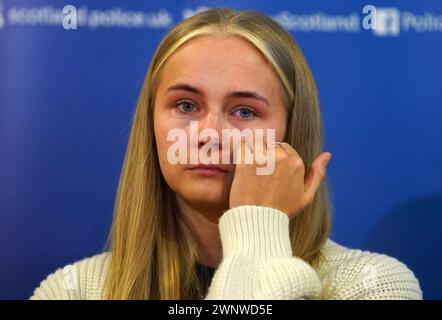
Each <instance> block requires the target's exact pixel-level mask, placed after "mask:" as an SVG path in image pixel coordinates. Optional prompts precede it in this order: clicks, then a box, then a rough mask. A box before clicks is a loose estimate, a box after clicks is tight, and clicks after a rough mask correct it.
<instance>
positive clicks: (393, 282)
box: [322, 244, 422, 300]
mask: <svg viewBox="0 0 442 320" xmlns="http://www.w3.org/2000/svg"><path fill="white" fill-rule="evenodd" d="M326 254H327V256H328V257H329V264H328V266H327V275H326V276H325V277H324V278H323V279H322V280H323V285H324V288H325V289H326V290H324V291H326V293H325V295H326V297H327V298H328V299H345V300H354V299H356V300H421V299H422V290H421V288H420V285H419V281H418V279H417V278H416V276H415V274H414V273H413V271H411V270H410V269H409V268H408V267H407V266H406V265H405V264H404V263H403V262H401V261H399V260H397V259H396V258H394V257H390V256H387V255H385V254H380V253H376V252H370V251H362V250H359V249H349V248H345V247H343V246H341V245H337V244H334V245H333V246H332V249H328V250H326Z"/></svg>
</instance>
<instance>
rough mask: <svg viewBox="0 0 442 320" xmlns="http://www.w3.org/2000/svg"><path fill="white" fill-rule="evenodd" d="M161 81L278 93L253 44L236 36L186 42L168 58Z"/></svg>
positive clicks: (272, 74)
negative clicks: (189, 82) (187, 82)
mask: <svg viewBox="0 0 442 320" xmlns="http://www.w3.org/2000/svg"><path fill="white" fill-rule="evenodd" d="M161 78H162V80H161V83H162V84H163V85H166V84H167V85H169V84H172V82H175V81H185V80H189V81H193V82H192V83H193V84H195V85H200V86H209V85H212V86H214V85H215V86H216V87H218V88H224V89H238V87H240V88H242V89H254V90H259V91H261V92H263V93H267V94H268V95H270V94H271V93H272V92H275V90H280V84H279V80H278V78H277V76H276V74H275V72H274V70H273V68H272V66H271V64H270V63H269V62H268V61H267V60H266V59H265V57H264V56H263V55H262V54H261V53H260V52H259V51H258V49H257V48H255V46H254V45H253V44H251V43H250V42H248V41H247V40H245V39H242V38H240V37H238V36H227V37H215V36H199V37H197V38H195V39H192V40H189V41H188V42H187V43H185V44H184V45H183V46H181V47H180V48H179V49H178V50H177V51H175V52H174V53H173V54H172V55H171V56H170V57H169V58H168V60H167V61H166V63H165V65H164V68H163V71H162V75H161ZM278 92H279V91H278Z"/></svg>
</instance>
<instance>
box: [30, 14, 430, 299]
mask: <svg viewBox="0 0 442 320" xmlns="http://www.w3.org/2000/svg"><path fill="white" fill-rule="evenodd" d="M192 122H194V123H195V122H196V123H197V124H198V129H197V133H198V132H202V130H205V129H211V130H212V132H216V133H219V134H220V135H221V133H222V131H223V129H238V130H244V129H252V130H253V129H272V130H274V134H275V136H274V138H275V140H276V141H277V142H279V143H270V142H269V141H267V140H263V141H262V143H256V144H253V145H252V144H250V143H247V142H245V141H243V140H242V141H241V143H240V147H239V148H238V149H233V148H230V149H227V152H228V153H231V154H230V155H229V156H231V155H232V154H233V152H234V151H238V152H241V154H242V155H245V153H246V151H247V150H249V151H250V152H251V153H252V154H256V153H257V152H258V151H259V152H261V153H263V154H269V152H273V154H274V170H273V172H272V173H271V174H267V175H258V174H256V173H255V169H256V168H257V167H258V165H257V163H252V164H245V163H227V164H224V163H223V164H218V165H207V166H204V165H203V164H202V163H201V162H198V163H196V164H195V163H193V164H191V163H187V164H186V163H178V164H174V163H171V161H170V153H169V150H170V148H171V146H172V145H173V141H171V139H169V137H168V136H169V133H170V132H171V130H174V129H180V130H181V132H184V133H187V134H190V135H191V126H190V124H191V123H192ZM322 139H323V138H322V122H321V115H320V110H319V105H318V98H317V92H316V87H315V83H314V80H313V76H312V74H311V72H310V69H309V67H308V65H307V63H306V61H305V59H304V57H303V55H302V53H301V50H300V49H299V47H298V46H297V45H296V43H295V41H294V40H293V38H292V37H291V35H290V34H289V33H288V32H286V31H285V30H284V29H283V28H282V27H281V26H279V25H278V24H277V23H275V22H274V21H273V20H271V19H270V18H269V17H267V16H265V15H263V14H260V13H258V12H252V11H247V12H236V11H233V10H231V9H227V8H218V9H211V10H207V11H204V12H201V13H199V14H197V15H195V16H193V17H191V18H189V19H186V20H184V21H182V22H181V23H180V24H179V25H177V26H176V27H175V28H173V29H172V30H171V31H170V32H169V33H168V34H167V35H166V36H165V38H164V39H163V40H162V42H161V43H160V45H159V47H158V49H157V51H156V53H155V55H154V57H153V60H152V62H151V64H150V67H149V70H148V72H147V75H146V78H145V81H144V84H143V87H142V89H141V93H140V97H139V100H138V105H137V108H136V112H135V115H134V119H133V124H132V129H131V135H130V138H129V143H128V147H127V152H126V157H125V161H124V166H123V170H122V174H121V179H120V184H119V188H118V194H117V199H116V203H115V212H114V221H113V226H112V231H111V241H110V247H109V250H108V251H106V252H104V253H102V254H99V255H96V256H94V257H91V258H87V259H84V260H82V261H79V262H76V263H74V264H73V265H69V266H67V267H65V268H63V269H59V270H57V271H56V272H54V273H53V274H51V275H49V276H48V277H47V279H45V280H44V281H43V282H42V283H41V285H40V287H39V288H37V289H36V290H35V292H34V295H33V296H32V297H31V298H32V299H421V298H422V292H421V289H420V286H419V283H418V280H417V279H416V278H415V276H414V274H413V272H412V271H411V270H409V269H408V268H407V267H406V266H405V265H404V264H403V263H401V262H400V261H398V260H396V259H395V258H392V257H389V256H386V255H383V254H378V253H372V252H368V251H361V250H356V249H350V248H346V247H343V246H341V245H339V244H337V243H335V242H333V241H332V240H330V239H329V230H330V210H331V206H330V204H329V199H328V191H327V184H326V179H324V178H325V177H326V173H325V172H326V165H327V162H328V161H329V160H330V157H331V154H330V153H329V152H323V150H322V142H323V141H322ZM256 140H258V139H256ZM211 141H212V140H211V139H207V137H204V135H199V136H198V138H197V141H196V143H195V144H194V145H193V147H192V144H190V149H189V151H190V152H192V148H194V149H195V148H196V149H197V150H201V149H203V148H206V147H207V145H208V144H211V143H212V142H211ZM211 147H213V145H211ZM215 147H216V148H218V147H219V148H220V150H221V152H222V153H225V152H226V148H224V147H225V144H224V141H222V142H221V143H219V146H217V145H216V144H215ZM186 150H187V147H186ZM211 150H214V149H211ZM193 151H195V150H193ZM190 152H189V154H190ZM189 154H187V159H188V157H189Z"/></svg>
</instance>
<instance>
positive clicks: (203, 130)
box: [198, 112, 227, 147]
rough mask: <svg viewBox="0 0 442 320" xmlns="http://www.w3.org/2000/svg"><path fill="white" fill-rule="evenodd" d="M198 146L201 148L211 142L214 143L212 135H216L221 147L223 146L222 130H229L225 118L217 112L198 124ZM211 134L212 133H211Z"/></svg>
mask: <svg viewBox="0 0 442 320" xmlns="http://www.w3.org/2000/svg"><path fill="white" fill-rule="evenodd" d="M198 127H199V133H198V144H199V147H201V146H203V145H204V144H206V143H208V142H211V143H214V141H213V139H212V138H211V136H209V135H208V134H210V135H213V134H216V135H217V137H218V141H219V146H218V147H220V145H221V144H222V141H221V139H222V129H226V128H227V123H226V122H225V121H224V119H223V117H222V116H221V115H220V114H219V113H217V112H209V113H208V114H207V115H206V116H205V117H204V118H201V119H200V120H199V123H198ZM209 132H210V133H209Z"/></svg>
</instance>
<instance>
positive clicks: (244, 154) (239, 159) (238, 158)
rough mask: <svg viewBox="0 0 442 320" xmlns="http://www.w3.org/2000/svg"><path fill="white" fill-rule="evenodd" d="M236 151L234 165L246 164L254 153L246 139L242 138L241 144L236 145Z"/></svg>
mask: <svg viewBox="0 0 442 320" xmlns="http://www.w3.org/2000/svg"><path fill="white" fill-rule="evenodd" d="M236 145H237V146H236V150H235V152H234V153H233V161H234V164H236V165H239V164H245V163H247V162H246V160H247V159H248V157H251V153H252V151H251V150H250V147H249V144H248V142H247V138H246V137H241V138H240V140H239V143H238V144H236Z"/></svg>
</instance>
